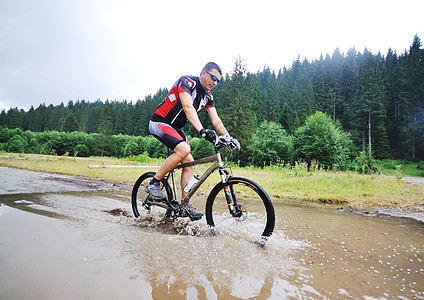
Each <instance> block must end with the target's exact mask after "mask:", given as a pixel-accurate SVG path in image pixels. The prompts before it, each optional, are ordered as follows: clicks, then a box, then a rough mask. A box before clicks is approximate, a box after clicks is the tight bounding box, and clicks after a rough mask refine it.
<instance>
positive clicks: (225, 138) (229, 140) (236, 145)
mask: <svg viewBox="0 0 424 300" xmlns="http://www.w3.org/2000/svg"><path fill="white" fill-rule="evenodd" d="M218 140H220V141H222V142H223V143H225V144H227V145H228V146H229V147H230V148H231V150H236V149H237V150H240V142H239V141H238V140H237V139H235V138H233V137H232V136H230V135H229V134H226V135H221V136H219V137H218Z"/></svg>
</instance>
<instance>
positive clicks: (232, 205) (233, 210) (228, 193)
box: [219, 169, 243, 218]
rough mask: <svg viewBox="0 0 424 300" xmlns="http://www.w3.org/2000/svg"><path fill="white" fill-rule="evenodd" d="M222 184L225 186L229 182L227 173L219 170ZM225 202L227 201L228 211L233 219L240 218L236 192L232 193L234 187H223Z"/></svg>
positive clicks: (240, 211) (240, 213) (240, 212)
mask: <svg viewBox="0 0 424 300" xmlns="http://www.w3.org/2000/svg"><path fill="white" fill-rule="evenodd" d="M219 173H220V174H221V178H222V183H224V184H226V183H227V182H228V181H229V180H230V176H228V175H229V174H228V171H226V170H224V169H220V170H219ZM224 192H225V200H226V201H227V205H228V210H229V212H230V214H231V215H232V216H233V217H234V218H240V217H241V216H242V214H243V212H242V210H241V207H240V205H239V204H238V203H237V196H236V192H235V191H234V185H232V184H230V185H229V186H227V185H224Z"/></svg>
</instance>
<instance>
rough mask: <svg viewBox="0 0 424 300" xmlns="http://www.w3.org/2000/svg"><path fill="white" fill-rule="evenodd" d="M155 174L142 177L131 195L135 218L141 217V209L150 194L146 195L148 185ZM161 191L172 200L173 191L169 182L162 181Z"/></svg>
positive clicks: (150, 173)
mask: <svg viewBox="0 0 424 300" xmlns="http://www.w3.org/2000/svg"><path fill="white" fill-rule="evenodd" d="M155 174H156V173H155V172H147V173H144V174H143V175H141V176H140V177H139V178H138V179H137V181H136V182H135V184H134V186H133V190H132V194H131V204H132V210H133V213H134V216H135V217H136V218H138V217H139V216H140V213H139V208H141V207H142V206H143V203H144V201H145V200H146V199H147V197H148V193H146V185H147V184H148V183H149V182H150V180H151V179H152V178H153V176H155ZM160 186H161V189H162V190H163V191H164V192H165V194H166V195H167V197H168V200H169V199H172V189H171V187H170V185H169V183H168V181H167V180H165V179H162V181H161V184H160Z"/></svg>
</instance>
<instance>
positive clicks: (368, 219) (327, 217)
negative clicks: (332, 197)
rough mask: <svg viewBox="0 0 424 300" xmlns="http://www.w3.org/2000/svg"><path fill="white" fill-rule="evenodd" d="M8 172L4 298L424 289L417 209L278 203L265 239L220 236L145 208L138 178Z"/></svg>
mask: <svg viewBox="0 0 424 300" xmlns="http://www.w3.org/2000/svg"><path fill="white" fill-rule="evenodd" d="M0 178H1V179H0V299H118V298H119V299H252V298H254V299H394V298H396V299H424V262H423V260H424V223H422V222H420V221H417V220H414V219H411V218H399V217H392V216H388V215H382V214H358V213H352V212H350V211H348V210H346V209H340V208H339V207H337V206H330V205H320V204H310V203H304V202H295V203H286V204H277V203H274V205H275V210H276V216H277V223H276V229H275V231H274V234H273V235H272V237H271V238H270V240H269V242H268V243H267V245H266V247H258V246H256V245H254V244H252V243H250V242H248V241H246V240H243V239H237V238H235V239H234V238H230V237H227V236H225V235H224V236H220V237H213V236H210V234H208V228H207V226H206V223H205V220H204V219H202V220H200V221H198V222H189V221H188V220H186V219H180V220H177V221H175V222H168V221H165V220H163V219H161V218H159V217H158V216H157V215H151V214H150V215H149V214H147V213H143V214H142V216H141V217H140V218H139V219H135V218H134V217H133V216H132V213H131V208H130V187H128V186H123V185H114V184H111V183H108V182H102V181H93V180H87V179H83V178H79V177H73V176H66V175H58V174H48V173H40V172H32V171H27V170H19V169H13V168H6V167H0ZM203 204H204V203H203ZM198 208H199V207H198Z"/></svg>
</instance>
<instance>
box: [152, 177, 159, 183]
mask: <svg viewBox="0 0 424 300" xmlns="http://www.w3.org/2000/svg"><path fill="white" fill-rule="evenodd" d="M158 182H160V180H159V179H156V178H155V177H153V178H152V180H150V183H151V184H155V183H158Z"/></svg>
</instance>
